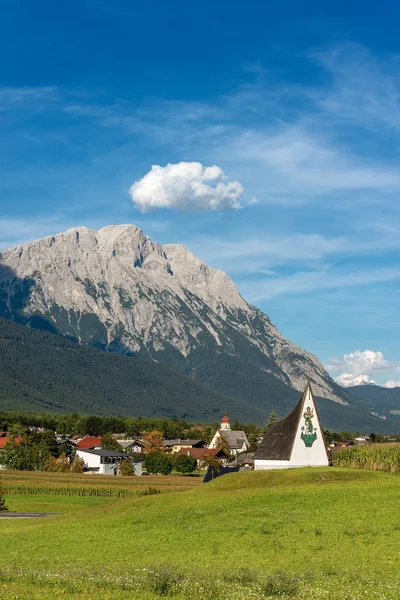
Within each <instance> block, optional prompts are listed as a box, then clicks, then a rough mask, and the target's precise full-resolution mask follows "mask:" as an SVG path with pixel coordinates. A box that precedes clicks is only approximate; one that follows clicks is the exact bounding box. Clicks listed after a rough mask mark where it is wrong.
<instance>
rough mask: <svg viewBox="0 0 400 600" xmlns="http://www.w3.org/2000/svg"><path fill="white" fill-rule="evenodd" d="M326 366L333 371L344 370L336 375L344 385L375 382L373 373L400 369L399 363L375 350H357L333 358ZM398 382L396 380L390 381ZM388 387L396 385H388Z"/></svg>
mask: <svg viewBox="0 0 400 600" xmlns="http://www.w3.org/2000/svg"><path fill="white" fill-rule="evenodd" d="M325 367H326V369H327V370H328V371H330V372H331V373H336V372H337V371H339V370H343V372H342V373H340V374H339V375H336V376H335V379H336V381H337V382H338V383H339V384H340V385H343V386H344V387H348V386H352V385H361V384H362V383H375V380H374V379H373V378H372V375H374V374H375V373H380V372H384V371H389V370H391V369H398V368H399V364H398V363H395V362H392V361H390V360H386V359H385V357H384V356H383V354H382V352H379V351H378V352H374V351H373V350H364V351H361V350H356V351H355V352H351V353H349V354H345V355H344V356H343V358H334V359H331V360H330V361H329V362H328V363H327V364H325ZM388 383H396V382H388ZM385 385H386V387H394V386H388V385H387V384H385Z"/></svg>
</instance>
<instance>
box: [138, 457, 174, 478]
mask: <svg viewBox="0 0 400 600" xmlns="http://www.w3.org/2000/svg"><path fill="white" fill-rule="evenodd" d="M172 460H173V459H172V457H171V456H169V455H167V454H165V453H164V452H150V453H149V454H147V455H146V459H145V461H144V467H145V469H146V471H147V472H148V473H152V474H153V475H158V474H160V475H169V474H170V473H171V471H172Z"/></svg>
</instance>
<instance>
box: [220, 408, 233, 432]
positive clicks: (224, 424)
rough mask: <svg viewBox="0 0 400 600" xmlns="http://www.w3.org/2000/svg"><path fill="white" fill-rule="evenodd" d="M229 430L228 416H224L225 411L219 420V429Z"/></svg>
mask: <svg viewBox="0 0 400 600" xmlns="http://www.w3.org/2000/svg"><path fill="white" fill-rule="evenodd" d="M230 428H231V421H230V419H229V417H228V415H227V414H226V409H225V412H224V416H223V417H222V420H221V429H230Z"/></svg>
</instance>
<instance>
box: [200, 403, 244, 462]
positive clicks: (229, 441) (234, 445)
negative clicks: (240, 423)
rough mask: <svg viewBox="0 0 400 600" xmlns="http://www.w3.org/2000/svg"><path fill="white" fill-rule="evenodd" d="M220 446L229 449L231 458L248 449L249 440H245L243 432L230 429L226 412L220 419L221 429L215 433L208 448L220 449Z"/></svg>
mask: <svg viewBox="0 0 400 600" xmlns="http://www.w3.org/2000/svg"><path fill="white" fill-rule="evenodd" d="M221 444H225V445H226V446H227V448H229V452H230V454H231V456H236V455H237V454H240V453H241V452H246V450H248V449H249V448H250V444H249V440H248V439H247V435H246V434H245V432H244V431H239V430H237V431H235V430H232V429H231V422H230V419H229V417H228V415H227V414H226V411H225V414H224V416H223V417H222V421H221V427H220V429H217V431H216V432H215V435H214V437H213V439H212V440H211V442H210V445H209V448H210V449H213V448H220V447H221Z"/></svg>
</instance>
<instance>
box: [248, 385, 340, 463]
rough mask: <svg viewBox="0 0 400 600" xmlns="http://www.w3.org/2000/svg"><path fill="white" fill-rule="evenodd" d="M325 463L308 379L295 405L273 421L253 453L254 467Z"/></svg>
mask: <svg viewBox="0 0 400 600" xmlns="http://www.w3.org/2000/svg"><path fill="white" fill-rule="evenodd" d="M328 465H329V459H328V454H327V451H326V447H325V440H324V435H323V432H322V428H321V425H320V421H319V416H318V411H317V408H316V405H315V400H314V395H313V393H312V389H311V385H310V382H308V383H307V386H306V389H305V390H304V392H303V394H302V396H301V398H300V400H299V402H298V404H297V406H296V407H295V408H294V409H293V411H292V412H291V413H290V415H288V416H287V417H286V419H282V420H280V421H277V422H276V423H274V424H273V425H272V426H271V427H270V429H269V430H268V431H267V433H266V434H265V436H264V439H263V441H262V442H261V443H260V445H259V447H258V448H257V450H256V451H255V453H254V469H255V470H256V471H259V470H266V469H289V468H293V467H307V466H308V467H324V466H328Z"/></svg>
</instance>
